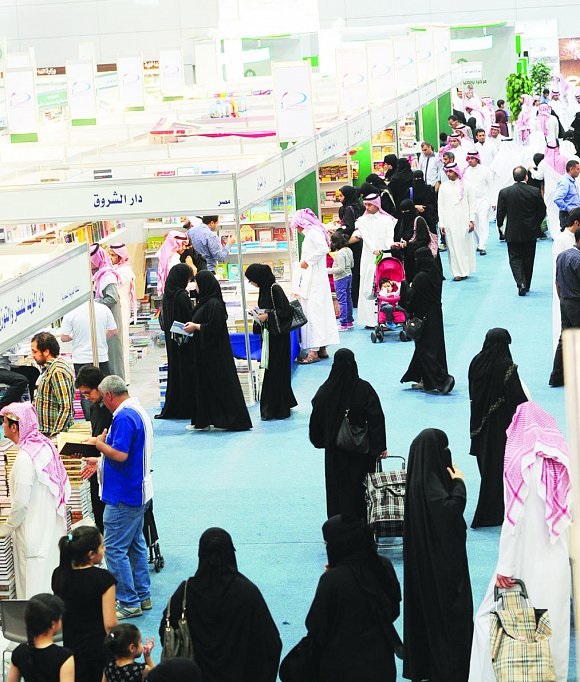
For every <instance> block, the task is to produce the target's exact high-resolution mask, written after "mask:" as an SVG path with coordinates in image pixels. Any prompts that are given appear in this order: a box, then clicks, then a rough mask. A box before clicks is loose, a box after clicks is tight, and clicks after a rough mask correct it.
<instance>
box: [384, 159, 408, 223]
mask: <svg viewBox="0 0 580 682" xmlns="http://www.w3.org/2000/svg"><path fill="white" fill-rule="evenodd" d="M412 184H413V171H412V170H411V165H410V164H409V161H408V160H407V159H406V158H403V157H401V158H400V159H399V160H398V161H397V170H396V171H395V172H394V173H393V175H392V176H391V178H390V180H389V191H390V193H391V196H392V197H393V201H394V202H395V208H396V209H397V211H398V210H399V207H400V206H401V201H403V199H409V197H410V190H411V186H412Z"/></svg>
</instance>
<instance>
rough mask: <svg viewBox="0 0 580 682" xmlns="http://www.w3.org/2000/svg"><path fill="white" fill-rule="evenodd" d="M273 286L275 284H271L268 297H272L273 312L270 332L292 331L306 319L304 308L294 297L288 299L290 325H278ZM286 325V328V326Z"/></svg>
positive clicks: (301, 325) (287, 332)
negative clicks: (290, 313) (290, 314)
mask: <svg viewBox="0 0 580 682" xmlns="http://www.w3.org/2000/svg"><path fill="white" fill-rule="evenodd" d="M274 286H275V284H272V286H271V287H270V298H271V299H272V313H273V314H274V324H273V325H272V324H270V325H269V326H270V333H272V334H289V333H290V332H292V331H294V330H295V329H299V328H300V327H303V326H304V325H305V324H306V323H307V322H308V320H307V319H306V315H305V314H304V310H303V309H302V306H301V305H300V301H299V300H298V299H295V300H293V301H290V302H289V303H290V307H291V308H292V319H291V320H290V325H289V326H288V325H285V326H284V328H281V327H280V320H279V319H278V313H277V312H276V303H275V301H274ZM286 327H288V328H286Z"/></svg>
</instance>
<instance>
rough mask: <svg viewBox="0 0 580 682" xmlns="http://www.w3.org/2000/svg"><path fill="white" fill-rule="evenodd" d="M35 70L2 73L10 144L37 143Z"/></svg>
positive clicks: (22, 69)
mask: <svg viewBox="0 0 580 682" xmlns="http://www.w3.org/2000/svg"><path fill="white" fill-rule="evenodd" d="M35 71H36V70H35V69H32V68H30V67H26V68H21V69H8V70H7V71H5V72H4V92H5V93H6V113H7V117H8V129H9V131H10V141H11V142H38V104H37V100H36V84H35Z"/></svg>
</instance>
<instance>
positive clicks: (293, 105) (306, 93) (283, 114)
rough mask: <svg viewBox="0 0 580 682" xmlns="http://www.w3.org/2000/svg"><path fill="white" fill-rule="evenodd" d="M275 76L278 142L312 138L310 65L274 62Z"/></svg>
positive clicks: (273, 71) (312, 118) (313, 129)
mask: <svg viewBox="0 0 580 682" xmlns="http://www.w3.org/2000/svg"><path fill="white" fill-rule="evenodd" d="M272 76H273V82H274V109H275V111H276V130H277V132H278V141H279V142H293V141H295V140H301V139H302V138H305V137H312V136H313V135H314V132H315V128H314V108H313V105H312V74H311V66H310V62H278V63H276V62H275V63H273V64H272Z"/></svg>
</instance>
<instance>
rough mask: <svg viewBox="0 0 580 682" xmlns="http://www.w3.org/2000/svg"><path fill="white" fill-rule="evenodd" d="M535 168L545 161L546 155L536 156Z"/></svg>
mask: <svg viewBox="0 0 580 682" xmlns="http://www.w3.org/2000/svg"><path fill="white" fill-rule="evenodd" d="M533 159H534V166H535V167H536V168H537V167H538V166H539V165H540V163H541V162H542V161H543V160H544V155H543V154H534V157H533Z"/></svg>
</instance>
